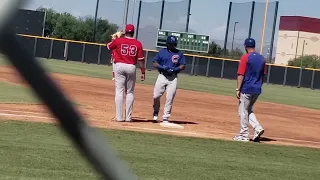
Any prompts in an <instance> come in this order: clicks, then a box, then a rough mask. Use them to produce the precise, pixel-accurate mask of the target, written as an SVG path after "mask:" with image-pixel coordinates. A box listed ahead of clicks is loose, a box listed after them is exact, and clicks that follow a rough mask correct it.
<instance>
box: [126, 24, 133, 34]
mask: <svg viewBox="0 0 320 180" xmlns="http://www.w3.org/2000/svg"><path fill="white" fill-rule="evenodd" d="M126 32H127V33H131V32H134V25H133V24H127V25H126Z"/></svg>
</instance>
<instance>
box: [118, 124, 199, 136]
mask: <svg viewBox="0 0 320 180" xmlns="http://www.w3.org/2000/svg"><path fill="white" fill-rule="evenodd" d="M113 126H114V127H122V128H128V129H139V130H147V131H158V132H170V133H179V134H187V135H198V136H199V135H203V134H199V133H193V132H183V131H173V130H165V129H154V128H143V127H133V126H118V125H113Z"/></svg>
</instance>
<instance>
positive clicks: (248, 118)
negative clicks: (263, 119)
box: [233, 38, 266, 141]
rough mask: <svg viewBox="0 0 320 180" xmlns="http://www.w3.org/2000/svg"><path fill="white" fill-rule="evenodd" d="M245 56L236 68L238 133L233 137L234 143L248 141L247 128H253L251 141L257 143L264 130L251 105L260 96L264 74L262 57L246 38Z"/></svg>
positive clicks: (254, 43)
mask: <svg viewBox="0 0 320 180" xmlns="http://www.w3.org/2000/svg"><path fill="white" fill-rule="evenodd" d="M244 46H245V49H246V51H247V54H245V55H243V56H242V57H241V60H240V64H239V68H238V80H237V89H236V96H237V98H238V99H239V101H240V102H239V116H240V133H239V135H237V136H235V137H233V140H236V141H249V127H248V124H249V123H250V125H251V126H252V127H253V129H254V135H253V138H252V140H253V141H258V140H259V139H260V136H261V135H262V134H263V133H264V129H263V128H262V126H261V125H260V123H259V121H258V120H257V118H256V116H255V114H254V113H253V110H252V109H253V105H254V104H255V102H256V101H257V99H258V97H259V95H260V94H261V89H262V84H263V79H264V78H263V77H264V75H265V74H266V63H265V60H264V57H263V56H262V55H260V54H259V53H257V52H256V50H255V46H256V42H255V40H254V39H252V38H248V39H246V40H245V42H244Z"/></svg>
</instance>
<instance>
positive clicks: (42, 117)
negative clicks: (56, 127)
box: [0, 112, 54, 120]
mask: <svg viewBox="0 0 320 180" xmlns="http://www.w3.org/2000/svg"><path fill="white" fill-rule="evenodd" d="M0 116H11V117H27V118H40V119H50V120H54V118H48V117H44V116H30V115H22V114H10V113H1V112H0Z"/></svg>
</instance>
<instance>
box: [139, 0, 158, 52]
mask: <svg viewBox="0 0 320 180" xmlns="http://www.w3.org/2000/svg"><path fill="white" fill-rule="evenodd" d="M161 6H162V2H161V1H158V2H142V5H141V13H140V25H139V27H137V28H138V31H139V36H138V40H140V41H141V42H142V44H143V47H144V48H146V49H155V47H156V37H157V31H158V29H159V25H160V15H161Z"/></svg>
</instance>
